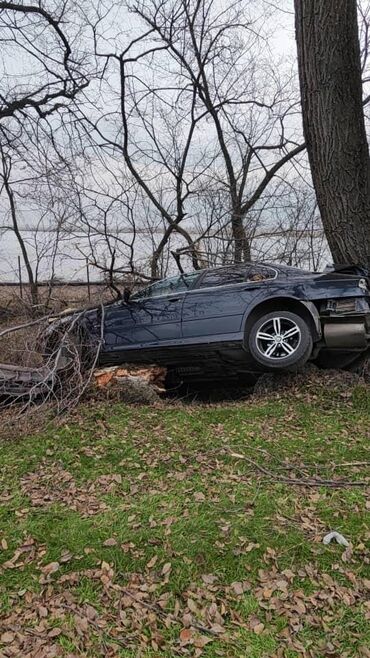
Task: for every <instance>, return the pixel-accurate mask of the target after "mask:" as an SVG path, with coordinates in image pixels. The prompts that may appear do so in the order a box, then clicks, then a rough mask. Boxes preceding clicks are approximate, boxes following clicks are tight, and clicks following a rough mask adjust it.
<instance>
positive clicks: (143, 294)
mask: <svg viewBox="0 0 370 658" xmlns="http://www.w3.org/2000/svg"><path fill="white" fill-rule="evenodd" d="M198 276H199V272H192V273H191V274H180V275H178V276H173V277H171V278H169V279H163V280H162V281H157V282H156V283H152V285H151V286H148V287H147V288H143V289H142V290H139V291H138V292H135V294H134V295H132V299H134V300H135V299H148V298H153V297H164V296H166V295H171V294H172V293H177V292H185V291H186V290H188V289H189V288H190V287H191V286H192V284H193V283H194V281H195V279H196V278H197V277H198Z"/></svg>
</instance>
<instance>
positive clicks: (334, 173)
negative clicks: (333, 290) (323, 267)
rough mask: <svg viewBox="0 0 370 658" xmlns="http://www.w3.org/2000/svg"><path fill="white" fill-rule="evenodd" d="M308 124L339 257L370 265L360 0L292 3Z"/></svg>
mask: <svg viewBox="0 0 370 658" xmlns="http://www.w3.org/2000/svg"><path fill="white" fill-rule="evenodd" d="M294 2H295V10H296V40H297V49H298V65H299V76H300V85H301V98H302V110H303V128H304V134H305V139H306V144H307V150H308V156H309V160H310V165H311V172H312V178H313V183H314V186H315V190H316V196H317V201H318V205H319V208H320V212H321V217H322V222H323V226H324V230H325V234H326V237H327V240H328V243H329V247H330V249H331V252H332V255H333V259H334V262H336V263H340V262H342V263H344V262H347V263H353V264H361V265H365V266H367V267H370V176H369V173H370V170H369V149H368V143H367V138H366V131H365V121H364V113H363V105H362V82H361V63H360V46H359V38H358V24H357V9H356V0H325V1H323V0H294Z"/></svg>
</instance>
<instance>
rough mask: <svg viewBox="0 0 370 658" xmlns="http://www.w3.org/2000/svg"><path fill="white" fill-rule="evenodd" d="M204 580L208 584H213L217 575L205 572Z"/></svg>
mask: <svg viewBox="0 0 370 658" xmlns="http://www.w3.org/2000/svg"><path fill="white" fill-rule="evenodd" d="M202 580H203V582H204V583H205V584H206V585H213V583H215V582H216V580H217V576H214V575H213V574H212V573H204V574H203V575H202Z"/></svg>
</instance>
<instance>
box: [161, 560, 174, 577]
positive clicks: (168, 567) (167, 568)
mask: <svg viewBox="0 0 370 658" xmlns="http://www.w3.org/2000/svg"><path fill="white" fill-rule="evenodd" d="M171 569H172V565H171V562H166V564H164V565H163V567H162V571H161V574H162V576H165V575H166V574H167V573H170V571H171Z"/></svg>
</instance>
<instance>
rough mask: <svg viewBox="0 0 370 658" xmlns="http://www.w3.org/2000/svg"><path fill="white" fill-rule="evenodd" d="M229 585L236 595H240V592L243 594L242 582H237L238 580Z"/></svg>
mask: <svg viewBox="0 0 370 658" xmlns="http://www.w3.org/2000/svg"><path fill="white" fill-rule="evenodd" d="M231 587H232V589H233V590H234V592H235V594H236V595H237V596H241V595H242V594H244V587H243V583H239V582H236V583H231Z"/></svg>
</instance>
